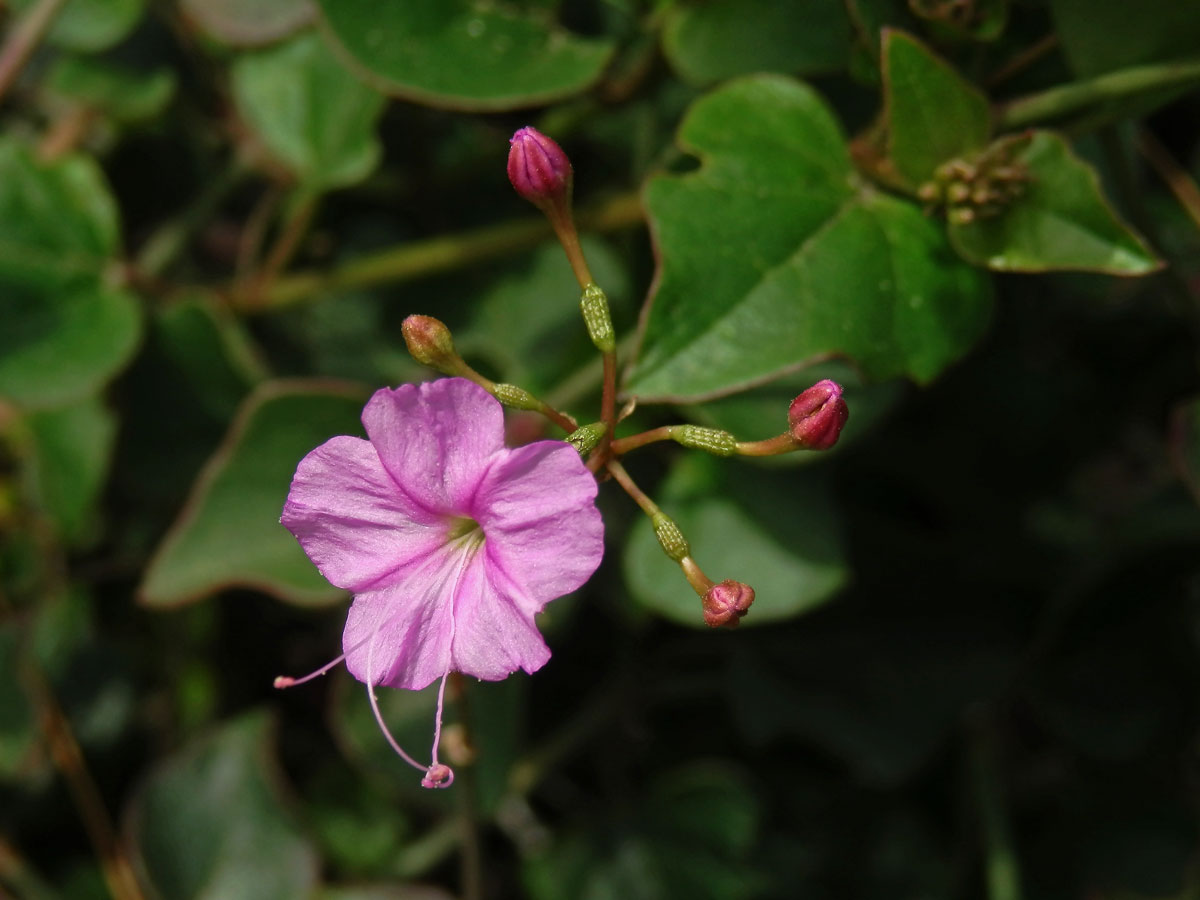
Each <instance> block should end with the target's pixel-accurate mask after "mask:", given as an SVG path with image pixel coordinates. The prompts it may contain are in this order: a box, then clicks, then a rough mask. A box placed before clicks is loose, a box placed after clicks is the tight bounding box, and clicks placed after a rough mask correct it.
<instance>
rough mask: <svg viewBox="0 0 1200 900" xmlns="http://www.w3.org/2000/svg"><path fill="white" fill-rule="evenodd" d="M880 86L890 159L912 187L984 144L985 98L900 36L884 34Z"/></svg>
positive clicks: (921, 47)
mask: <svg viewBox="0 0 1200 900" xmlns="http://www.w3.org/2000/svg"><path fill="white" fill-rule="evenodd" d="M883 81H884V103H885V104H886V109H887V131H888V148H889V155H890V157H891V160H892V163H893V164H894V165H895V167H896V171H897V172H898V173H899V174H900V175H901V176H902V177H903V178H904V179H905V181H906V182H908V184H909V185H910V186H914V187H915V186H917V185H919V184H921V183H922V182H923V181H925V180H926V179H928V178H929V177H930V176H932V175H933V171H934V169H936V168H937V167H938V165H939V164H941V163H943V162H946V161H947V160H951V159H955V158H957V157H960V156H968V155H972V154H973V153H975V152H976V151H978V150H979V149H981V148H982V147H983V146H984V145H986V144H987V141H988V137H989V135H990V132H991V121H990V113H989V111H988V103H987V98H986V97H984V96H983V94H982V93H981V92H980V91H979V90H977V89H976V88H975V87H974V86H972V85H970V84H968V83H967V82H966V81H964V80H963V79H962V78H961V77H959V75H958V73H957V72H955V71H954V69H952V68H951V67H950V65H949V64H948V63H946V62H945V61H944V60H942V59H939V58H938V57H937V56H935V55H934V54H933V53H931V52H930V51H929V49H928V48H926V47H925V46H924V45H923V44H921V43H920V42H919V41H917V40H915V39H914V38H911V37H909V36H908V35H907V34H905V33H904V32H902V31H893V30H890V29H889V30H887V31H885V32H884V37H883Z"/></svg>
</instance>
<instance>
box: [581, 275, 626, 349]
mask: <svg viewBox="0 0 1200 900" xmlns="http://www.w3.org/2000/svg"><path fill="white" fill-rule="evenodd" d="M579 309H580V311H581V312H582V313H583V323H584V324H585V325H586V326H587V330H588V337H590V338H591V339H592V343H593V344H595V345H596V349H597V350H599V351H600V352H601V353H608V352H609V351H611V350H614V349H616V346H617V339H616V336H615V335H614V333H613V324H612V314H611V313H610V312H609V310H608V295H607V294H605V293H604V291H602V290H601V289H600V287H599V285H595V284H589V285H587V286H586V287H585V288H584V289H583V293H582V294H581V295H580V297H579Z"/></svg>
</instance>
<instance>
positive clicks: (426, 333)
mask: <svg viewBox="0 0 1200 900" xmlns="http://www.w3.org/2000/svg"><path fill="white" fill-rule="evenodd" d="M400 331H401V333H402V334H403V335H404V343H405V344H407V345H408V352H409V353H411V354H412V358H413V359H415V360H416V361H417V362H419V363H421V365H423V366H429V368H431V369H437V370H438V371H439V372H441V373H442V374H443V375H458V374H460V373H461V372H462V371H463V367H464V365H465V364H464V363H463V361H462V357H460V356H459V355H458V351H457V350H455V349H454V338H452V337H451V336H450V329H449V328H447V327H446V326H445V324H444V323H442V322H440V321H438V320H437V319H435V318H433V316H409V317H408V318H407V319H405V320H404V323H403V324H402V325H401V326H400Z"/></svg>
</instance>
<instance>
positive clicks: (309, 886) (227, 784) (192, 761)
mask: <svg viewBox="0 0 1200 900" xmlns="http://www.w3.org/2000/svg"><path fill="white" fill-rule="evenodd" d="M281 795H282V790H281V788H280V772H279V766H278V763H276V761H275V759H274V753H273V751H272V748H271V720H270V718H269V717H268V716H267V715H266V714H265V713H262V712H254V713H250V714H248V715H244V716H242V717H241V718H239V719H235V720H233V721H232V722H229V723H227V724H226V725H225V726H224V727H223V728H222V729H221V730H220V731H218V732H216V733H215V734H212V735H210V736H207V737H204V738H201V739H200V740H198V741H196V742H194V743H192V744H191V745H189V746H188V747H185V748H184V749H183V750H182V751H181V752H180V753H178V754H176V755H175V756H173V757H171V758H169V759H168V760H167V761H166V762H165V763H164V764H163V765H161V766H159V767H158V769H157V770H156V771H154V772H153V773H152V774H151V775H150V777H149V778H148V779H147V781H146V782H145V783H144V784H143V785H142V786H141V789H140V790H139V791H138V794H137V796H136V798H135V799H134V801H133V804H132V806H131V809H130V811H129V817H128V828H127V832H128V834H129V835H130V838H131V841H132V844H133V847H134V850H135V853H136V856H137V859H138V861H139V862H140V864H141V868H142V870H143V871H144V873H145V874H146V876H147V877H148V878H149V880H150V883H151V884H152V885H153V886H154V889H155V896H158V897H162V898H164V900H193V898H194V900H206V898H217V897H220V898H221V900H295V898H297V897H307V896H309V893H310V892H311V891H312V890H313V889H314V887H315V886H316V881H317V859H316V854H315V853H314V852H313V848H312V845H311V844H310V842H309V841H308V839H307V838H305V837H304V836H303V834H301V832H300V828H299V826H298V824H297V822H296V817H295V815H294V814H293V813H292V812H291V811H290V810H288V808H287V807H286V806H285V804H284V802H283V798H282V796H281Z"/></svg>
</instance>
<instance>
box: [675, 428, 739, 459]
mask: <svg viewBox="0 0 1200 900" xmlns="http://www.w3.org/2000/svg"><path fill="white" fill-rule="evenodd" d="M671 439H672V440H674V441H675V443H677V444H681V445H682V446H684V447H691V448H692V449H693V450H703V451H704V452H705V453H711V454H713V455H714V456H733V455H734V454H736V453H737V438H735V437H734V436H733V435H732V434H730V433H729V432H728V431H722V430H721V429H719V428H701V427H700V426H699V425H676V426H675V427H674V428H673V429H672V430H671Z"/></svg>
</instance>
